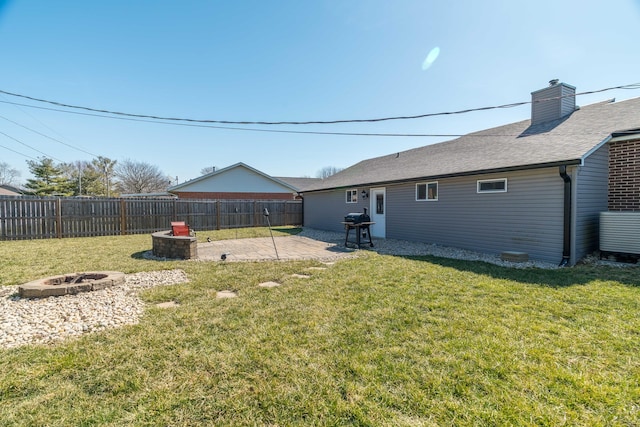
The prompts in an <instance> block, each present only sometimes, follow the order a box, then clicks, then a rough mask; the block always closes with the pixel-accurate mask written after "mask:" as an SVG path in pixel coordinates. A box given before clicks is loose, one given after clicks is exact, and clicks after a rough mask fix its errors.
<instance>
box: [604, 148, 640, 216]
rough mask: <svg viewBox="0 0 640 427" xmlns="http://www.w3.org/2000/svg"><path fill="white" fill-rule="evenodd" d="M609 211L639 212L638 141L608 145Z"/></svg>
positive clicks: (639, 168) (639, 156) (639, 152)
mask: <svg viewBox="0 0 640 427" xmlns="http://www.w3.org/2000/svg"><path fill="white" fill-rule="evenodd" d="M609 210H610V211H628V212H637V211H640V139H637V140H633V141H617V142H611V143H609Z"/></svg>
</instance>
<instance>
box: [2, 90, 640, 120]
mask: <svg viewBox="0 0 640 427" xmlns="http://www.w3.org/2000/svg"><path fill="white" fill-rule="evenodd" d="M615 89H640V83H632V84H627V85H621V86H613V87H608V88H604V89H598V90H592V91H587V92H580V93H576V94H572V95H565V96H560V97H553V98H546V99H541V100H537V101H535V102H544V101H549V100H552V99H560V98H566V97H576V96H581V95H590V94H594V93H600V92H606V91H610V90H615ZM0 93H3V94H5V95H9V96H14V97H19V98H24V99H29V100H31V101H36V102H41V103H47V104H51V105H56V106H58V107H64V108H72V109H77V110H85V111H92V112H96V113H103V114H112V115H116V116H125V117H136V118H142V119H153V120H165V121H179V122H192V123H218V124H234V125H311V124H315V125H326V124H339V123H376V122H383V121H391V120H413V119H422V118H426V117H435V116H445V115H455V114H465V113H471V112H475V111H487V110H496V109H504V108H513V107H519V106H522V105H527V104H531V103H532V101H522V102H515V103H511V104H503V105H496V106H488V107H479V108H468V109H465V110H458V111H446V112H439V113H426V114H418V115H413V116H394V117H381V118H373V119H345V120H326V121H325V120H315V121H279V122H270V121H231V120H201V119H191V118H179V117H162V116H155V115H148V114H134V113H125V112H121V111H111V110H102V109H97V108H91V107H84V106H79V105H72V104H64V103H61V102H57V101H50V100H46V99H41V98H35V97H32V96H28V95H21V94H17V93H12V92H7V91H4V90H0Z"/></svg>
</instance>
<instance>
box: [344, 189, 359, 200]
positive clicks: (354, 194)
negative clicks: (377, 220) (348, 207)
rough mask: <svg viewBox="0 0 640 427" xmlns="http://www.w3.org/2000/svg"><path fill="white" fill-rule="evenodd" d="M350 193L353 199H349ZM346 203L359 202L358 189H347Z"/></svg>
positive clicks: (345, 194)
mask: <svg viewBox="0 0 640 427" xmlns="http://www.w3.org/2000/svg"><path fill="white" fill-rule="evenodd" d="M349 193H351V201H349ZM344 201H345V203H358V190H357V189H356V190H346V191H345V193H344Z"/></svg>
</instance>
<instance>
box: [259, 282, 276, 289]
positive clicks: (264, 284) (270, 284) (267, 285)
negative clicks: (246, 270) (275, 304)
mask: <svg viewBox="0 0 640 427" xmlns="http://www.w3.org/2000/svg"><path fill="white" fill-rule="evenodd" d="M258 286H260V287H261V288H275V287H278V286H280V283H278V282H262V283H260V284H258Z"/></svg>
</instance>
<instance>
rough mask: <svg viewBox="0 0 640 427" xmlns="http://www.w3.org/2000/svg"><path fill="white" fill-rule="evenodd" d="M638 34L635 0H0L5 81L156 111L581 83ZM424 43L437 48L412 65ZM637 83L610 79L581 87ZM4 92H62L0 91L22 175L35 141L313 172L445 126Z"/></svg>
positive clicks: (625, 56) (619, 62) (617, 57)
mask: <svg viewBox="0 0 640 427" xmlns="http://www.w3.org/2000/svg"><path fill="white" fill-rule="evenodd" d="M639 40H640V0H610V1H607V2H584V1H557V0H554V1H547V0H538V1H536V2H520V1H498V0H486V1H472V0H460V1H436V0H434V1H426V0H424V1H423V0H414V1H408V0H395V1H392V2H391V1H388V0H380V1H379V0H340V1H320V0H317V1H312V0H309V1H299V0H296V1H288V0H281V1H267V0H260V1H242V0H234V1H231V0H229V1H204V0H203V1H190V0H184V1H180V2H177V1H171V2H170V1H162V0H154V1H151V0H149V1H121V0H110V1H108V2H95V1H81V0H75V1H65V0H61V1H55V2H53V1H50V0H13V1H12V0H8V1H7V0H4V1H3V0H0V52H2V56H1V58H2V62H1V63H2V66H1V67H0V90H3V91H7V92H13V93H18V94H23V95H28V96H32V97H36V98H42V99H47V100H53V101H58V102H61V103H66V104H73V105H80V106H87V107H92V108H97V109H105V110H112V111H122V112H129V113H136V114H146V115H156V116H169V117H184V118H194V119H214V120H231V121H307V120H337V119H367V118H377V117H389V116H404V115H418V114H425V113H435V112H442V111H454V110H462V109H467V108H477V107H485V106H492V105H501V104H508V103H513V102H520V101H528V100H530V93H531V92H532V91H534V90H537V89H541V88H543V87H545V86H546V85H547V82H548V81H549V80H551V79H554V78H558V79H560V80H561V81H563V82H565V83H568V84H571V85H573V86H576V88H577V92H583V91H590V90H597V89H602V88H607V87H612V86H618V85H625V84H631V83H638V82H640V72H639V70H640V48H639V47H638V41H639ZM434 48H439V55H438V56H437V58H436V59H435V60H434V61H433V63H432V64H431V66H430V67H428V68H427V69H424V68H425V67H423V63H424V61H425V59H426V58H427V56H428V54H429V52H431V51H432V50H433V49H434ZM432 57H433V55H432ZM637 96H640V90H626V91H625V90H617V91H610V92H605V93H600V94H595V95H588V96H581V97H578V100H577V103H578V104H579V105H586V104H589V103H593V102H597V101H600V100H604V99H608V98H613V97H615V98H616V99H618V100H622V99H628V98H632V97H637ZM7 102H13V103H21V104H28V105H32V106H38V107H46V108H56V107H53V106H51V105H46V104H42V103H38V102H33V101H28V100H24V99H20V98H16V97H11V96H7V95H0V132H2V133H4V134H6V135H8V136H6V135H3V134H0V146H4V147H8V148H10V149H12V150H15V151H18V152H19V153H21V154H17V153H14V152H13V151H10V150H8V149H6V148H3V147H0V161H2V162H6V163H9V164H10V165H11V166H12V167H14V168H16V169H19V170H20V171H22V180H23V181H24V180H26V179H27V178H29V177H30V175H29V173H28V169H27V165H26V162H25V161H26V160H28V159H29V158H37V157H41V156H43V155H45V154H46V155H47V156H49V157H52V158H54V159H55V160H57V161H65V162H71V161H75V160H91V158H92V154H94V155H102V156H107V157H110V158H112V159H116V160H124V159H132V160H136V161H144V162H147V163H151V164H154V165H156V166H158V167H159V168H160V170H162V171H163V172H164V173H166V174H167V175H168V176H171V177H173V178H174V179H175V177H178V180H179V182H183V181H185V180H187V179H191V178H195V177H197V176H199V174H200V170H201V169H202V168H203V167H206V166H217V167H218V168H222V167H226V166H229V165H231V164H234V163H237V162H244V163H247V164H249V165H250V166H252V167H254V168H257V169H259V170H261V171H263V172H265V173H268V174H271V175H275V176H315V174H316V172H318V170H320V169H321V168H322V167H324V166H337V167H347V166H350V165H352V164H354V163H356V162H358V161H360V160H363V159H366V158H370V157H375V156H379V155H384V154H389V153H393V152H397V151H401V150H406V149H409V148H414V147H418V146H422V145H426V144H431V143H434V142H438V141H442V140H444V139H445V138H433V137H371V136H368V137H367V136H335V135H310V134H289V133H274V132H256V131H239V130H230V129H217V128H204V127H187V126H171V125H166V124H158V123H147V122H140V121H127V120H115V119H108V118H101V117H92V116H87V115H79V114H69V113H63V112H59V111H50V110H44V109H36V108H31V107H25V106H16V105H13V104H9V103H7ZM66 111H69V110H66ZM76 111H77V110H76ZM529 114H530V107H529V106H522V107H518V108H512V109H499V110H492V111H484V112H475V113H468V114H461V115H452V116H444V117H435V118H424V119H418V120H409V121H393V122H382V123H362V124H339V125H309V126H291V125H289V126H270V127H267V126H248V125H243V126H235V127H243V128H247V129H269V130H296V131H320V132H352V133H403V134H411V133H418V134H464V133H468V132H471V131H474V130H480V129H486V128H490V127H494V126H498V125H501V124H506V123H510V122H514V121H518V120H524V119H527V118H528V117H529ZM6 119H8V120H6ZM9 120H10V121H9ZM13 122H15V123H19V124H20V125H22V126H24V127H27V128H29V129H31V130H27V129H25V128H24V127H21V126H19V125H17V124H15V123H13ZM33 130H35V131H37V132H39V133H41V134H44V135H47V136H49V137H50V138H54V139H57V140H58V141H61V142H62V143H60V142H56V141H53V140H52V139H50V138H46V137H44V136H42V135H39V134H38V133H35V132H33ZM12 138H13V139H12ZM446 139H450V138H446ZM16 140H17V141H19V142H17V141H16ZM70 146H71V147H70ZM87 153H91V154H87Z"/></svg>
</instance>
